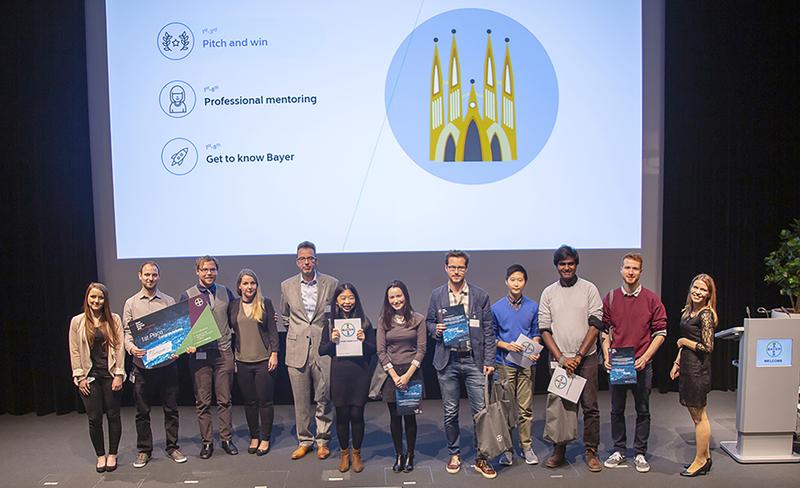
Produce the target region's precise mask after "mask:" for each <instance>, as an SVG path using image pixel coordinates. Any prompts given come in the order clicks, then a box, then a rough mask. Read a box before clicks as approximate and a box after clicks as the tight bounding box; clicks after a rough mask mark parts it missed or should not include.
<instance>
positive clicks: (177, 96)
mask: <svg viewBox="0 0 800 488" xmlns="http://www.w3.org/2000/svg"><path fill="white" fill-rule="evenodd" d="M169 100H170V104H169V111H170V113H184V112H186V104H185V103H183V102H184V100H186V92H185V91H184V89H183V87H182V86H180V85H175V86H173V87H172V88H170V90H169Z"/></svg>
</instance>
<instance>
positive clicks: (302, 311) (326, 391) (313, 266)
mask: <svg viewBox="0 0 800 488" xmlns="http://www.w3.org/2000/svg"><path fill="white" fill-rule="evenodd" d="M297 267H298V268H299V269H300V274H299V275H296V276H292V277H291V278H288V279H286V280H285V281H284V282H283V283H281V305H280V313H281V316H282V317H283V323H284V325H285V326H286V366H287V369H288V370H289V380H290V382H291V383H292V395H293V396H294V416H295V423H296V425H297V439H298V441H299V442H300V445H299V446H298V448H297V449H295V450H294V451H293V452H292V459H300V458H302V457H303V456H305V455H306V454H307V453H308V452H309V451H311V449H312V447H313V445H314V441H315V440H316V444H317V457H318V458H319V459H325V458H327V457H328V456H330V449H329V448H328V443H329V442H330V439H331V423H332V407H331V400H330V372H331V359H330V358H329V357H328V356H322V357H320V355H319V353H318V349H319V343H320V338H321V337H322V330H323V328H325V327H327V326H328V315H329V313H330V301H331V298H332V297H333V291H334V289H335V288H336V286H337V285H338V284H339V280H337V279H336V278H334V277H332V276H328V275H324V274H322V273H317V249H316V247H315V246H314V244H313V243H311V242H309V241H303V242H301V243H300V244H298V245H297ZM312 389H313V390H314V403H315V404H316V412H315V417H316V420H317V435H316V439H315V437H314V435H313V434H312V433H311V390H312Z"/></svg>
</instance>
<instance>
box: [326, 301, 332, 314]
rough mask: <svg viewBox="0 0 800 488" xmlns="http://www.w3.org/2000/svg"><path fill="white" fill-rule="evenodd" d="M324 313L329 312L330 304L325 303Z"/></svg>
mask: <svg viewBox="0 0 800 488" xmlns="http://www.w3.org/2000/svg"><path fill="white" fill-rule="evenodd" d="M325 313H331V304H330V303H329V304H327V305H325Z"/></svg>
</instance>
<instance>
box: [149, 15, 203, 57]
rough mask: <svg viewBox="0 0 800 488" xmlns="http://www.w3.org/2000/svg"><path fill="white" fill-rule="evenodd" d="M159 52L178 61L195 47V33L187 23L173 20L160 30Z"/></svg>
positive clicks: (157, 41)
mask: <svg viewBox="0 0 800 488" xmlns="http://www.w3.org/2000/svg"><path fill="white" fill-rule="evenodd" d="M156 45H157V47H158V52H160V53H161V54H162V55H163V56H164V57H165V58H168V59H171V60H173V61H177V60H179V59H183V58H185V57H186V56H188V55H189V54H190V53H191V52H192V49H194V34H193V33H192V29H190V28H189V27H188V26H187V25H186V24H181V23H180V22H172V23H169V24H167V25H165V26H164V27H162V28H161V30H160V31H158V38H157V39H156Z"/></svg>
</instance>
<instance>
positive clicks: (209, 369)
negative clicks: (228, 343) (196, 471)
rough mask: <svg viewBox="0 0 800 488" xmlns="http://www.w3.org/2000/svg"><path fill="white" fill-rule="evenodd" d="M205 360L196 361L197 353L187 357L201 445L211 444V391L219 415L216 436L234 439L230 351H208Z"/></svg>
mask: <svg viewBox="0 0 800 488" xmlns="http://www.w3.org/2000/svg"><path fill="white" fill-rule="evenodd" d="M205 352H206V353H207V357H206V359H197V357H196V356H197V355H196V354H192V355H190V356H189V369H190V370H191V372H192V382H193V383H194V400H195V409H196V411H197V423H198V424H199V425H200V437H201V438H202V440H203V442H205V443H208V442H211V441H212V435H211V392H212V390H213V392H214V394H215V396H216V400H217V415H218V416H219V437H220V439H222V440H223V441H229V440H231V438H232V436H233V432H232V430H233V429H232V424H233V418H232V413H231V386H232V384H233V351H231V350H230V349H228V350H227V351H221V350H219V349H208V350H206V351H205Z"/></svg>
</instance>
